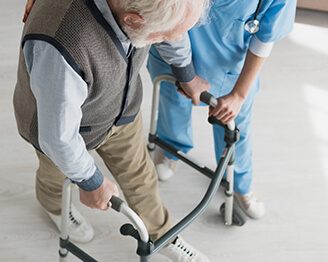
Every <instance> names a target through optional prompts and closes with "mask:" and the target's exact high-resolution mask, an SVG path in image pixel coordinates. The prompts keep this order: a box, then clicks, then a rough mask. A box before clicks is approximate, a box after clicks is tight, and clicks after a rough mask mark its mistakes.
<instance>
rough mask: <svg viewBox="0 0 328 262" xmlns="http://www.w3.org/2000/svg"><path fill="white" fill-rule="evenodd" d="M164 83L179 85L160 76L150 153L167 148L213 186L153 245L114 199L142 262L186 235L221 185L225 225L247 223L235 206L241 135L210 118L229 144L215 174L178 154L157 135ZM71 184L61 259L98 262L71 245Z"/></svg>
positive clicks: (207, 98)
mask: <svg viewBox="0 0 328 262" xmlns="http://www.w3.org/2000/svg"><path fill="white" fill-rule="evenodd" d="M162 81H169V82H172V83H176V79H175V78H174V77H173V76H171V75H166V74H165V75H159V76H157V77H156V78H155V79H154V93H153V101H152V112H151V125H150V133H149V143H148V149H149V150H150V151H151V152H152V151H154V149H155V147H156V146H159V147H161V148H163V149H164V150H166V151H168V152H169V153H171V154H172V155H175V156H176V157H178V158H179V159H180V160H182V161H183V162H185V163H187V164H188V165H190V166H191V167H193V168H195V169H196V170H198V171H199V172H201V173H202V174H204V175H206V176H208V177H209V178H210V179H211V182H210V184H209V186H208V189H207V191H206V193H205V195H204V197H203V198H202V200H201V201H200V203H199V204H198V205H197V206H196V207H195V208H194V209H193V210H192V211H191V212H190V213H189V214H187V215H186V216H185V217H184V218H183V219H181V220H180V221H179V222H178V223H177V224H176V225H175V226H173V227H172V228H171V229H170V230H169V231H168V232H166V233H165V234H164V235H163V236H162V237H160V238H159V239H158V240H156V241H155V242H153V241H152V240H151V239H150V237H149V233H148V231H147V229H146V227H145V225H144V223H143V221H142V220H141V219H140V217H139V216H138V215H137V214H136V213H135V212H134V211H133V210H132V209H130V208H129V207H128V206H127V205H126V204H125V202H124V201H123V200H121V199H120V198H117V197H112V199H111V200H110V202H111V204H112V205H111V207H112V208H113V209H114V210H116V211H117V212H120V213H122V214H123V215H125V216H126V217H127V218H128V219H129V220H130V221H131V223H132V225H131V224H124V225H123V226H121V228H120V232H121V234H122V235H126V236H128V235H129V236H132V237H133V238H135V239H136V240H137V242H138V248H137V251H136V253H137V255H138V256H139V261H140V262H148V261H149V259H150V258H151V257H152V256H153V255H154V254H156V253H157V252H158V251H159V250H160V249H161V248H163V247H164V246H165V245H166V244H168V243H169V242H170V241H171V240H172V239H174V238H175V237H176V236H177V235H178V234H179V233H180V232H181V231H183V230H184V229H185V228H186V227H187V226H188V225H190V224H191V223H192V222H193V221H194V220H195V219H196V218H197V217H198V216H200V214H202V212H203V211H204V210H205V208H206V207H207V206H208V205H209V203H210V201H211V200H212V198H213V196H214V195H215V194H216V192H217V190H218V188H219V186H220V184H221V185H222V186H223V187H224V188H225V189H226V190H225V195H226V199H225V203H223V204H222V205H221V207H220V211H221V212H222V213H223V214H224V217H225V219H224V223H225V225H238V226H242V225H243V224H244V223H245V221H246V219H245V215H244V213H243V212H242V211H241V210H240V208H238V207H237V206H234V205H233V163H234V157H235V154H234V150H235V143H236V142H237V141H238V139H239V131H238V129H237V128H236V126H235V123H234V122H233V121H232V122H230V123H229V124H228V125H223V124H222V123H221V122H220V121H218V120H217V119H216V118H215V117H210V118H209V122H210V123H211V124H219V125H221V126H223V127H224V129H225V137H224V141H225V142H226V147H225V149H224V151H223V153H222V155H221V158H220V161H219V163H218V165H217V168H216V170H215V171H212V170H210V169H208V168H207V167H205V166H204V165H202V164H200V163H198V162H197V161H195V160H193V159H192V158H191V157H190V156H188V155H187V154H184V153H182V152H180V151H178V150H177V149H176V148H175V147H173V146H172V145H170V144H168V143H166V142H165V141H163V140H162V139H160V138H159V137H158V136H157V134H156V126H157V112H158V99H159V89H160V83H161V82H162ZM201 101H202V102H204V103H206V104H208V105H211V106H214V107H215V106H216V105H217V101H216V99H215V98H214V97H213V96H212V95H211V94H209V93H207V92H203V93H202V94H201ZM225 171H226V179H223V180H222V178H223V175H224V172H225ZM70 185H71V181H70V180H69V179H68V178H66V179H65V180H64V183H63V196H62V216H61V232H60V243H59V246H60V249H59V258H60V262H65V261H67V255H68V253H69V252H70V253H72V254H73V255H74V256H76V257H78V258H79V259H81V261H87V262H95V261H97V260H95V259H94V258H93V257H91V256H90V255H89V254H87V253H85V252H84V251H83V250H81V249H80V248H79V247H77V246H76V245H75V244H73V243H72V242H70V240H69V235H68V221H69V205H70V192H71V187H70Z"/></svg>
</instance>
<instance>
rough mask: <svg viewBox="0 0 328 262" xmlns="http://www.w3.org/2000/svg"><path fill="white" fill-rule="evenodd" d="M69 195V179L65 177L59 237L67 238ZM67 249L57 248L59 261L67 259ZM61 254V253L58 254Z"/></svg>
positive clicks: (62, 261)
mask: <svg viewBox="0 0 328 262" xmlns="http://www.w3.org/2000/svg"><path fill="white" fill-rule="evenodd" d="M70 196H71V181H70V180H69V179H68V178H65V180H64V182H63V190H62V210H61V228H60V238H61V239H67V238H68V216H69V204H70ZM67 252H68V251H67V249H66V248H62V247H60V248H59V261H60V262H64V261H67V259H66V258H67ZM60 254H62V255H60Z"/></svg>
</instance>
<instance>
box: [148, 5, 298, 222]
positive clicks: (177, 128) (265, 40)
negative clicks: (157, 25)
mask: <svg viewBox="0 0 328 262" xmlns="http://www.w3.org/2000/svg"><path fill="white" fill-rule="evenodd" d="M295 10H296V0H263V1H262V0H260V1H259V0H249V1H246V0H242V1H241V0H216V1H214V3H213V5H212V6H211V8H210V9H209V12H208V16H207V18H206V19H205V21H203V23H202V24H200V25H196V26H194V27H193V28H192V29H191V30H190V31H189V32H188V33H186V34H185V35H184V37H183V38H182V39H181V40H179V41H176V42H163V43H161V44H155V45H153V46H152V48H151V50H150V53H149V59H148V63H147V68H148V70H149V73H150V75H151V78H152V79H154V78H155V77H156V76H157V75H159V74H164V73H165V74H173V75H174V76H175V77H176V78H177V79H178V81H179V82H180V83H181V86H182V88H183V91H184V92H182V91H181V90H179V92H178V91H177V89H176V87H175V86H174V85H173V84H171V83H169V82H162V84H161V91H160V103H159V115H158V126H157V132H158V135H159V137H161V138H162V139H164V140H165V141H167V142H169V143H171V144H173V145H174V146H175V147H176V148H178V149H179V150H181V151H183V152H184V153H187V152H188V151H189V150H190V149H191V148H193V137H192V134H193V131H192V122H191V111H192V106H193V104H194V105H198V104H199V103H200V101H199V94H200V93H201V91H202V90H207V89H208V88H209V87H210V89H209V91H210V93H212V94H213V95H214V96H215V97H217V100H218V106H217V107H216V108H210V112H209V113H210V114H213V115H215V116H216V117H217V118H218V119H220V120H221V121H222V122H223V123H228V122H230V121H231V120H233V119H234V120H235V122H236V125H237V127H238V129H239V130H240V140H239V141H238V142H237V144H236V162H235V170H234V178H235V186H234V191H235V196H236V197H235V199H236V200H237V201H238V203H239V204H240V206H241V207H242V208H243V210H244V211H245V213H246V214H247V215H248V216H250V217H251V218H254V219H259V218H261V217H263V216H264V215H265V206H264V204H263V202H262V201H261V200H260V199H259V197H258V196H257V195H256V194H255V193H254V191H253V190H252V186H251V185H252V180H253V164H252V107H253V103H254V98H255V96H256V94H257V93H258V90H259V77H258V74H259V72H260V70H261V68H262V65H263V63H264V61H265V59H266V58H267V57H268V56H269V54H270V51H271V49H272V46H273V44H274V42H276V41H279V40H280V39H282V38H283V37H284V36H285V35H287V34H288V33H290V32H291V31H292V28H293V23H294V19H295ZM181 93H182V94H183V95H182V94H181ZM187 97H188V98H191V99H188V98H187ZM223 135H224V131H223V129H222V128H221V127H219V126H215V125H214V126H213V136H214V142H215V154H216V160H217V161H219V159H220V156H221V153H222V151H223V148H224V142H223ZM176 165H177V158H175V157H174V156H172V155H170V154H168V153H167V152H162V154H161V155H160V156H159V158H158V159H157V161H156V169H157V173H158V177H159V180H162V181H166V180H168V179H169V178H171V177H172V175H173V174H174V171H175V168H176Z"/></svg>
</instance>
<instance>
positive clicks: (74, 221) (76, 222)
mask: <svg viewBox="0 0 328 262" xmlns="http://www.w3.org/2000/svg"><path fill="white" fill-rule="evenodd" d="M69 219H70V220H71V221H72V222H73V224H75V225H76V226H79V225H80V222H79V221H77V220H76V218H75V217H74V216H73V214H72V211H71V210H70V211H69Z"/></svg>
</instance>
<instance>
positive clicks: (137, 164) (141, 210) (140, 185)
mask: <svg viewBox="0 0 328 262" xmlns="http://www.w3.org/2000/svg"><path fill="white" fill-rule="evenodd" d="M96 151H97V153H98V154H99V155H100V157H101V158H102V159H103V161H104V163H105V164H106V166H107V168H108V169H109V171H110V172H111V174H112V175H113V177H114V178H115V180H116V181H117V183H118V184H119V186H120V188H121V189H122V191H123V193H124V197H125V200H126V202H127V203H128V205H129V206H130V207H131V208H132V209H133V210H134V211H135V212H136V213H137V214H138V215H139V216H140V217H141V219H142V220H143V222H144V223H145V225H146V227H147V229H148V231H149V234H150V236H151V238H152V239H153V240H156V239H158V238H159V237H160V236H162V235H163V234H164V233H165V232H166V231H168V230H169V229H170V228H171V226H172V223H171V220H170V218H169V214H168V211H167V209H166V207H165V206H164V204H163V202H162V200H161V198H160V196H159V192H158V186H157V175H156V171H155V167H154V164H153V162H152V161H151V159H150V157H149V154H148V152H147V149H146V145H145V141H144V138H143V131H142V116H141V113H139V114H138V116H137V117H136V119H135V121H134V122H133V123H130V124H127V125H123V126H119V127H116V126H113V127H112V129H111V130H110V132H109V134H108V136H107V137H106V139H105V140H104V141H103V143H102V144H101V145H100V146H99V147H98V148H97V149H96ZM36 152H37V156H38V158H39V169H38V170H37V175H36V194H37V198H38V201H39V202H40V204H41V205H42V206H43V207H44V208H45V209H46V210H47V211H49V212H51V213H53V214H56V215H59V214H60V212H61V196H62V183H63V181H64V179H65V177H66V176H65V175H64V174H63V173H62V172H61V171H60V170H59V169H58V168H57V167H56V165H55V164H54V163H53V162H52V161H51V160H50V159H49V158H48V157H47V156H45V155H44V154H42V153H40V152H38V151H36Z"/></svg>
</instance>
